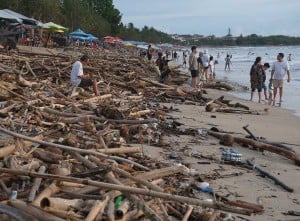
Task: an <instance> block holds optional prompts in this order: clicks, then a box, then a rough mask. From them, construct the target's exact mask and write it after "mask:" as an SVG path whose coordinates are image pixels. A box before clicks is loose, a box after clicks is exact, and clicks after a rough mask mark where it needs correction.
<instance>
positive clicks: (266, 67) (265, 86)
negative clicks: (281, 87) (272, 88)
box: [262, 63, 270, 100]
mask: <svg viewBox="0 0 300 221" xmlns="http://www.w3.org/2000/svg"><path fill="white" fill-rule="evenodd" d="M269 68H270V64H269V63H264V66H263V72H262V77H263V85H262V89H263V90H264V95H265V100H268V95H267V85H266V80H267V75H266V70H268V69H269Z"/></svg>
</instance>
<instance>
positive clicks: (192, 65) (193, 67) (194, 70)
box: [189, 46, 199, 89]
mask: <svg viewBox="0 0 300 221" xmlns="http://www.w3.org/2000/svg"><path fill="white" fill-rule="evenodd" d="M191 50H192V53H191V54H190V57H189V70H190V71H191V76H192V88H194V89H195V88H196V87H197V78H198V74H199V73H198V62H197V57H196V56H197V55H196V54H197V47H196V46H192V48H191Z"/></svg>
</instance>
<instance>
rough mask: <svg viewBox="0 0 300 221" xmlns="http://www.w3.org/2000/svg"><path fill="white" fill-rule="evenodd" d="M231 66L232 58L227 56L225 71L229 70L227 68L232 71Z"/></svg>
mask: <svg viewBox="0 0 300 221" xmlns="http://www.w3.org/2000/svg"><path fill="white" fill-rule="evenodd" d="M230 64H231V57H230V55H229V54H227V56H226V58H225V71H226V70H227V68H228V70H229V71H230Z"/></svg>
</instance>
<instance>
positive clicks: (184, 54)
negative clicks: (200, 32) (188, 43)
mask: <svg viewBox="0 0 300 221" xmlns="http://www.w3.org/2000/svg"><path fill="white" fill-rule="evenodd" d="M186 57H187V55H186V53H185V52H183V57H182V59H183V65H182V66H183V67H184V68H186Z"/></svg>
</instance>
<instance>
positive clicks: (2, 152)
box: [0, 135, 43, 158]
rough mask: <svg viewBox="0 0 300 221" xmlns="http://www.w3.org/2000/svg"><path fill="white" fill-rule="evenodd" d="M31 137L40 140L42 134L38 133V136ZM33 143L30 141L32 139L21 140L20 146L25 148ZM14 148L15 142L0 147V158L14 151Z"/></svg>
mask: <svg viewBox="0 0 300 221" xmlns="http://www.w3.org/2000/svg"><path fill="white" fill-rule="evenodd" d="M33 139H36V140H42V139H43V135H38V136H36V137H34V138H33ZM33 143H34V142H32V141H24V142H22V147H23V148H25V149H26V148H28V147H30V146H31V145H32V144H33ZM15 149H16V144H12V145H9V146H6V147H2V148H0V158H3V157H5V156H8V155H9V154H11V153H13V152H14V151H15Z"/></svg>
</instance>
